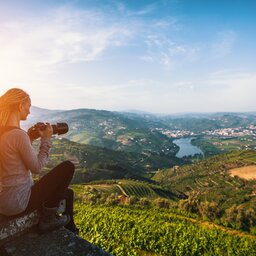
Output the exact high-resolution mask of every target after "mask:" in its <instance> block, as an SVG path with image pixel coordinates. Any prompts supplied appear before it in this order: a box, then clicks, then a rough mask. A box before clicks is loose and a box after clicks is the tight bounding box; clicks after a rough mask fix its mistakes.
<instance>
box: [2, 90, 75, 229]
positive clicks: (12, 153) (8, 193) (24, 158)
mask: <svg viewBox="0 0 256 256" xmlns="http://www.w3.org/2000/svg"><path fill="white" fill-rule="evenodd" d="M30 107H31V100H30V97H29V95H28V94H27V93H26V92H24V91H23V90H21V89H18V88H13V89H10V90H8V91H7V92H6V93H5V94H4V95H2V96H1V97H0V214H3V215H6V216H12V215H17V214H21V213H22V214H24V213H28V212H31V211H34V210H35V209H37V210H39V212H40V220H39V225H38V227H39V229H40V231H41V232H46V231H49V230H53V229H56V228H58V227H60V226H65V227H66V228H68V229H69V230H71V231H73V232H75V233H77V232H78V230H77V228H76V226H75V224H74V220H73V197H74V194H73V191H72V190H71V189H69V188H68V186H69V184H70V182H71V179H72V177H73V174H74V165H73V164H72V163H71V162H70V161H65V162H63V163H61V164H60V165H58V166H56V167H55V168H54V169H52V170H51V171H50V172H48V173H47V174H46V175H45V176H43V177H42V178H41V179H40V180H39V181H38V182H36V183H35V184H33V180H32V175H31V173H34V174H38V173H40V172H41V170H42V168H43V167H44V165H45V164H46V162H47V159H48V155H49V150H50V148H51V146H52V144H51V136H52V133H53V131H52V126H51V125H50V124H46V129H44V130H39V135H40V138H41V144H40V148H39V152H38V154H37V153H36V152H35V151H34V149H33V147H32V145H31V143H32V141H30V138H29V136H28V134H27V133H26V132H25V131H23V130H22V129H21V128H20V121H23V120H26V119H27V116H28V115H29V114H30ZM62 199H66V212H65V214H62V215H61V216H60V215H58V214H57V210H58V207H59V202H60V201H61V200H62Z"/></svg>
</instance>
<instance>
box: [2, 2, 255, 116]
mask: <svg viewBox="0 0 256 256" xmlns="http://www.w3.org/2000/svg"><path fill="white" fill-rule="evenodd" d="M255 10H256V1H253V0H244V1H242V0H211V1H210V0H159V1H146V0H144V1H136V0H130V1H114V0H90V1H89V0H88V1H87V0H84V1H75V0H74V1H61V0H58V1H57V0H56V1H48V0H46V1H42V0H41V1H39V0H34V1H28V0H27V1H25V0H23V1H22V0H21V1H18V0H16V1H15V0H9V1H3V0H0V93H3V92H4V91H5V90H7V89H8V88H11V87H20V88H23V89H24V90H26V91H27V92H28V93H29V94H30V95H31V98H32V104H33V105H36V106H39V107H43V108H51V109H74V108H96V109H106V110H118V111H119V110H130V109H137V110H142V111H148V112H153V113H180V112H226V111H239V112H240V111H255V110H256V108H255V107H256V101H255V100H254V95H255V93H256V64H255V59H256V58H255V57H256V56H255V55H256V49H255V48H256V44H255V42H256V40H255V39H256V38H255V37H256V33H255V30H256V29H255V25H256V18H255V15H254V14H255Z"/></svg>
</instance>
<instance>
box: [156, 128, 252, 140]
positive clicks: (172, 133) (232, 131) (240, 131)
mask: <svg viewBox="0 0 256 256" xmlns="http://www.w3.org/2000/svg"><path fill="white" fill-rule="evenodd" d="M156 130H158V131H159V132H161V133H162V134H164V135H166V136H167V137H169V138H181V137H188V136H196V135H201V134H204V135H211V136H217V137H219V136H221V137H244V136H254V135H255V136H256V126H255V125H249V126H247V127H236V128H222V129H216V130H207V131H203V132H202V133H201V134H199V133H195V132H192V131H188V130H168V129H163V128H157V129H156Z"/></svg>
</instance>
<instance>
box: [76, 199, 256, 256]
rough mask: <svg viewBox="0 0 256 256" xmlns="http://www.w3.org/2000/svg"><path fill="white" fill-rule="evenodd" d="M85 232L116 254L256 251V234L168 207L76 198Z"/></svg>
mask: <svg viewBox="0 0 256 256" xmlns="http://www.w3.org/2000/svg"><path fill="white" fill-rule="evenodd" d="M75 212H76V214H75V221H76V223H77V225H78V226H79V228H80V231H81V236H82V237H84V238H85V239H87V240H89V241H90V242H92V243H94V244H97V245H98V246H100V247H102V248H103V249H105V250H106V251H108V252H111V253H113V254H114V255H116V256H119V255H120V256H123V255H127V256H131V255H134V256H136V255H138V256H143V255H151V256H153V255H154V256H156V255H159V256H160V255H161V256H164V255H166V256H167V255H168V256H169V255H173V256H175V255H179V256H184V255H186V256H190V255H209V256H210V255H214V256H216V255H221V256H223V255H232V256H234V255H246V256H250V255H251V256H252V255H256V237H255V236H249V235H246V234H244V233H239V234H236V235H235V234H231V233H230V231H229V232H228V230H225V229H223V228H219V227H215V228H213V227H209V226H208V225H205V224H202V223H200V222H199V221H197V220H196V219H191V218H187V217H184V216H181V215H178V214H176V213H174V212H173V211H170V210H167V209H156V208H139V207H133V208H132V207H128V206H126V207H125V206H115V207H114V206H106V205H89V204H82V203H81V202H76V204H75Z"/></svg>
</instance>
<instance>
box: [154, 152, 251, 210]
mask: <svg viewBox="0 0 256 256" xmlns="http://www.w3.org/2000/svg"><path fill="white" fill-rule="evenodd" d="M255 163H256V154H255V151H254V150H247V151H233V152H230V153H226V154H222V155H218V156H215V157H212V158H208V159H205V160H202V161H200V162H197V163H194V164H192V165H186V166H180V167H178V168H171V169H165V170H162V171H158V172H157V173H156V174H155V175H154V177H153V179H154V180H155V181H157V182H159V183H160V184H161V185H162V186H163V187H165V188H166V189H170V190H172V191H175V190H176V191H182V192H184V193H186V194H187V195H189V194H190V193H194V192H197V193H198V195H199V196H201V199H203V200H208V201H214V202H217V203H219V204H220V206H221V207H223V208H224V209H225V208H228V207H231V206H232V205H234V204H236V205H238V204H243V203H246V202H248V203H249V202H251V203H252V204H254V202H255V198H254V197H252V196H251V195H252V194H253V193H254V191H256V181H255V180H245V179H241V178H239V177H237V176H233V177H232V176H231V175H230V170H232V169H234V168H241V167H246V166H255Z"/></svg>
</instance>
